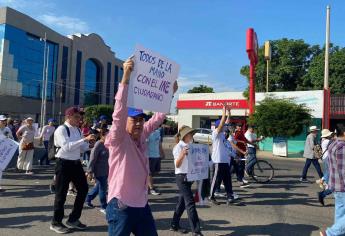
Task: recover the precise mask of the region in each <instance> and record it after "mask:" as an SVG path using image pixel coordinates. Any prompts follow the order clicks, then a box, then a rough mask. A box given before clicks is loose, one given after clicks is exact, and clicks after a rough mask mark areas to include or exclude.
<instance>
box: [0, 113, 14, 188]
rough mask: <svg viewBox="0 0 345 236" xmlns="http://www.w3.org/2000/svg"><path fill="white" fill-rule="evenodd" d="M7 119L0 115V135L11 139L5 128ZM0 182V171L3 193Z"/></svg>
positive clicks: (10, 134) (0, 173)
mask: <svg viewBox="0 0 345 236" xmlns="http://www.w3.org/2000/svg"><path fill="white" fill-rule="evenodd" d="M6 124H7V118H6V116H4V115H0V134H1V135H3V136H5V137H6V138H10V139H13V136H12V132H11V129H9V128H8V127H6ZM1 180H2V170H0V192H4V191H5V190H4V189H3V188H2V187H1Z"/></svg>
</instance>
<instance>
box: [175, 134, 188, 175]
mask: <svg viewBox="0 0 345 236" xmlns="http://www.w3.org/2000/svg"><path fill="white" fill-rule="evenodd" d="M186 146H188V144H186V143H185V142H183V141H182V140H181V141H180V142H179V143H178V144H176V146H175V147H174V149H173V155H174V164H175V174H176V175H177V174H187V173H188V160H187V157H185V158H184V159H183V161H182V164H181V166H180V167H179V168H177V167H176V160H177V159H178V158H179V157H180V153H181V152H182V150H183V148H184V147H186Z"/></svg>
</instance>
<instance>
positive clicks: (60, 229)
mask: <svg viewBox="0 0 345 236" xmlns="http://www.w3.org/2000/svg"><path fill="white" fill-rule="evenodd" d="M50 230H52V231H54V232H55V233H58V234H67V233H69V232H70V230H69V228H67V227H66V226H65V225H64V224H62V223H60V224H51V225H50Z"/></svg>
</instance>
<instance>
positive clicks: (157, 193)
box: [150, 188, 161, 196]
mask: <svg viewBox="0 0 345 236" xmlns="http://www.w3.org/2000/svg"><path fill="white" fill-rule="evenodd" d="M150 194H151V195H153V196H157V195H161V193H160V192H158V191H157V190H156V189H154V188H153V189H150Z"/></svg>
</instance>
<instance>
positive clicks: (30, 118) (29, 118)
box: [25, 117, 34, 120]
mask: <svg viewBox="0 0 345 236" xmlns="http://www.w3.org/2000/svg"><path fill="white" fill-rule="evenodd" d="M25 120H34V119H33V118H32V117H28V118H26V119H25Z"/></svg>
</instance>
